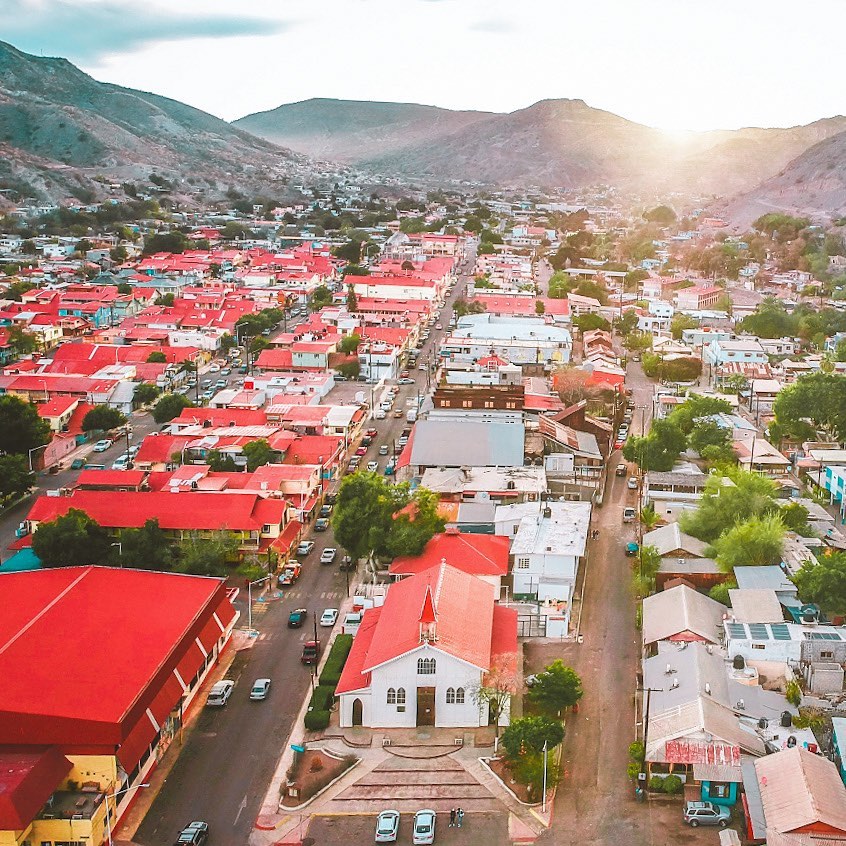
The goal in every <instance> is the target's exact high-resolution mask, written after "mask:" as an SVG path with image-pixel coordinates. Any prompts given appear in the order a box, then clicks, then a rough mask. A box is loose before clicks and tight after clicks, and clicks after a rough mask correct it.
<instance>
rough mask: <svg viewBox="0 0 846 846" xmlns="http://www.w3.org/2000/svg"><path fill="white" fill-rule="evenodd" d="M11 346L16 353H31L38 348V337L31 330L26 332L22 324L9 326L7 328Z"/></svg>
mask: <svg viewBox="0 0 846 846" xmlns="http://www.w3.org/2000/svg"><path fill="white" fill-rule="evenodd" d="M6 333H7V338H8V343H9V346H11V347H12V348H13V349H14V351H15V354H16V355H30V354H31V353H33V352H35V350H37V349H38V345H39V341H38V338H37V337H36V336H35V335H33V334H32V333H31V332H25V331H24V330H23V329H22V328H21V327H20V326H9V327H8V328H7V330H6Z"/></svg>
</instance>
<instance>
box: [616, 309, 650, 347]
mask: <svg viewBox="0 0 846 846" xmlns="http://www.w3.org/2000/svg"><path fill="white" fill-rule="evenodd" d="M614 328H615V329H616V330H617V331H618V332H619V333H620V334H621V335H622V336H623V337H627V336H628V335H631V333H632V332H634V331H635V329H637V312H636V311H634V310H633V309H629V310H628V311H626V312H623V315H622V317H618V318H617V319H616V320H615V321H614ZM650 346H651V345H650Z"/></svg>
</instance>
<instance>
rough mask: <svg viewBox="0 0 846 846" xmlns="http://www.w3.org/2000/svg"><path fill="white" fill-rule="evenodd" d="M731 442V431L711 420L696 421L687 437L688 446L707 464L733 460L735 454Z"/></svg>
mask: <svg viewBox="0 0 846 846" xmlns="http://www.w3.org/2000/svg"><path fill="white" fill-rule="evenodd" d="M731 444H732V438H731V432H729V430H728V429H725V428H724V427H722V426H720V425H719V424H718V423H716V422H715V421H713V420H699V421H697V422H696V424H695V425H694V426H693V430H692V431H691V433H690V438H689V439H688V446H689V447H690V448H691V449H693V450H695V451H696V452H698V453H699V455H700V456H701V457H702V458H703V459H705V461H707V462H708V463H709V464H722V463H728V462H733V461H734V460H735V456H734V450H733V449H732V446H731Z"/></svg>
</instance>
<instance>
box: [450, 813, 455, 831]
mask: <svg viewBox="0 0 846 846" xmlns="http://www.w3.org/2000/svg"><path fill="white" fill-rule="evenodd" d="M454 825H455V808H450V809H449V827H450V828H452V827H453V826H454Z"/></svg>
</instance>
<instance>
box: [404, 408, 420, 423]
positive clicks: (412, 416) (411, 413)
mask: <svg viewBox="0 0 846 846" xmlns="http://www.w3.org/2000/svg"><path fill="white" fill-rule="evenodd" d="M405 419H406V420H407V421H408V422H409V423H414V421H415V420H417V409H416V408H409V409H408V411H407V412H406V413H405Z"/></svg>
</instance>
